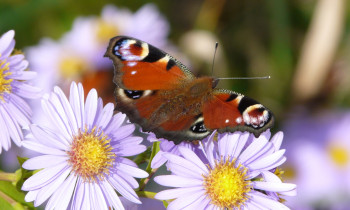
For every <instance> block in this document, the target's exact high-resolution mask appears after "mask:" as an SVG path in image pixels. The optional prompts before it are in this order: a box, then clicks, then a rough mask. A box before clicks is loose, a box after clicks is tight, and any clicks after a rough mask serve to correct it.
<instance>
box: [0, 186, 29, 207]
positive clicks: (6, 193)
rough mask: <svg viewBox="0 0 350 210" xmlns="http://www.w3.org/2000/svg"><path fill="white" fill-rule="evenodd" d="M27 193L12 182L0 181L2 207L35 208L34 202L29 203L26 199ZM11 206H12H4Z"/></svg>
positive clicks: (0, 203) (0, 204) (0, 202)
mask: <svg viewBox="0 0 350 210" xmlns="http://www.w3.org/2000/svg"><path fill="white" fill-rule="evenodd" d="M24 197H25V194H24V193H23V192H22V191H21V190H19V189H17V187H16V186H15V185H14V184H12V183H11V182H6V181H0V199H1V201H0V209H16V210H17V209H24V206H26V207H27V209H34V206H33V204H32V203H27V202H25V200H24ZM5 206H11V208H3V207H5Z"/></svg>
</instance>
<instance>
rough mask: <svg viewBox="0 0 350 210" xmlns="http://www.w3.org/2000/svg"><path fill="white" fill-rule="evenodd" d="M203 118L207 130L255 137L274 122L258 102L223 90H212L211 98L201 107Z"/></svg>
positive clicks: (267, 111)
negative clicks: (246, 134)
mask: <svg viewBox="0 0 350 210" xmlns="http://www.w3.org/2000/svg"><path fill="white" fill-rule="evenodd" d="M203 116H204V125H205V127H206V128H207V129H208V130H215V129H217V130H218V131H219V132H220V133H223V132H235V131H249V132H251V133H253V134H254V135H255V136H256V137H258V136H259V135H260V134H261V133H262V132H263V131H265V130H266V129H268V128H270V127H272V125H273V122H274V117H273V115H272V113H271V111H270V110H268V109H267V108H265V107H264V106H263V105H262V104H260V103H259V102H257V101H255V100H254V99H251V98H249V97H246V96H243V95H240V94H238V93H235V92H233V91H229V90H224V89H214V92H213V97H212V98H211V99H209V100H208V101H207V102H206V103H205V104H204V106H203Z"/></svg>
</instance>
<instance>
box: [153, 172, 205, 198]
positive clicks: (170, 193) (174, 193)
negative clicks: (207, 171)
mask: <svg viewBox="0 0 350 210" xmlns="http://www.w3.org/2000/svg"><path fill="white" fill-rule="evenodd" d="M156 178H157V177H156ZM201 190H203V186H199V187H182V188H176V189H169V190H163V191H160V192H159V193H157V194H156V195H155V196H154V198H155V199H159V200H171V199H175V198H178V197H180V196H182V195H184V194H191V193H193V192H197V191H201Z"/></svg>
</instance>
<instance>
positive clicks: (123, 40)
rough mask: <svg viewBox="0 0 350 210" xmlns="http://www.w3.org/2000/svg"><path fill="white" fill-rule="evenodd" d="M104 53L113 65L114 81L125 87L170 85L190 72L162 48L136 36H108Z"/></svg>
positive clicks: (165, 87)
mask: <svg viewBox="0 0 350 210" xmlns="http://www.w3.org/2000/svg"><path fill="white" fill-rule="evenodd" d="M105 56H107V57H109V58H110V59H111V60H112V61H113V63H114V66H115V72H114V73H115V74H114V79H113V81H114V82H115V83H116V84H117V85H118V87H120V88H123V89H127V90H160V89H163V90H164V89H172V88H174V87H175V86H177V85H179V83H181V82H182V81H184V80H191V79H193V78H194V76H193V74H192V73H191V72H190V71H189V70H188V69H187V68H186V67H185V66H184V65H183V64H182V63H180V62H179V61H177V60H176V59H175V58H173V57H172V56H170V55H169V54H167V53H165V52H163V51H162V50H160V49H158V48H156V47H154V46H152V45H150V44H148V43H146V42H143V41H140V40H138V39H135V38H131V37H126V36H117V37H114V38H112V39H111V41H110V44H109V46H108V48H107V52H106V54H105Z"/></svg>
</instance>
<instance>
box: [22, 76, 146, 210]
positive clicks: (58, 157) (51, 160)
mask: <svg viewBox="0 0 350 210" xmlns="http://www.w3.org/2000/svg"><path fill="white" fill-rule="evenodd" d="M42 108H43V112H44V114H45V115H46V116H47V117H48V121H47V122H48V124H51V125H53V126H52V127H50V128H49V127H46V125H45V126H41V125H31V126H30V131H31V134H32V137H28V138H26V139H25V140H24V141H23V146H24V147H25V148H27V149H29V150H32V151H35V152H38V153H41V154H40V155H38V156H37V157H34V158H31V159H29V160H27V161H26V162H25V163H24V164H23V168H25V169H28V170H38V169H42V170H40V171H39V172H37V173H35V174H34V175H33V176H32V177H30V178H29V179H27V180H26V181H25V182H24V184H23V186H22V190H24V191H29V192H28V193H27V195H26V197H25V200H26V201H27V202H30V201H34V205H35V206H39V205H41V204H42V203H43V202H45V201H46V200H47V199H49V198H50V199H49V200H48V202H47V205H46V208H47V209H66V208H71V209H111V208H112V209H113V208H115V209H124V207H123V205H122V203H121V201H120V199H119V197H118V195H117V193H116V192H115V190H116V191H118V193H119V194H120V195H122V196H123V197H125V198H126V199H128V200H129V201H131V202H134V203H139V204H140V203H141V202H140V200H139V198H138V196H137V195H136V193H135V191H134V190H133V188H137V187H138V183H137V182H136V180H135V179H134V177H136V178H145V177H147V176H148V174H147V173H146V172H145V171H143V170H141V169H139V168H138V167H137V165H136V164H135V163H134V162H132V161H131V160H129V159H127V158H124V156H133V155H136V154H139V153H142V152H144V151H145V150H146V147H145V146H143V145H141V144H140V143H141V142H142V140H143V139H142V138H141V137H136V136H132V133H133V131H134V130H135V126H134V125H133V124H129V123H127V124H126V125H123V122H124V120H125V115H124V114H121V113H118V114H116V115H114V116H113V109H114V106H113V104H112V103H108V104H107V105H106V106H104V107H103V102H102V99H101V98H98V96H97V92H96V90H95V89H92V90H91V91H90V92H89V94H88V96H87V99H86V102H85V104H84V90H83V87H82V85H81V84H78V85H76V83H74V82H73V83H72V85H71V88H70V97H69V100H67V98H66V96H65V95H64V93H63V91H62V90H61V89H60V88H58V87H55V88H54V92H52V93H51V94H50V95H46V96H45V97H44V98H43V99H42Z"/></svg>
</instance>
